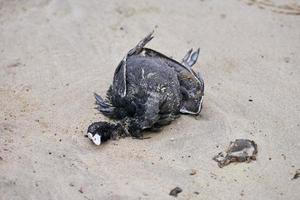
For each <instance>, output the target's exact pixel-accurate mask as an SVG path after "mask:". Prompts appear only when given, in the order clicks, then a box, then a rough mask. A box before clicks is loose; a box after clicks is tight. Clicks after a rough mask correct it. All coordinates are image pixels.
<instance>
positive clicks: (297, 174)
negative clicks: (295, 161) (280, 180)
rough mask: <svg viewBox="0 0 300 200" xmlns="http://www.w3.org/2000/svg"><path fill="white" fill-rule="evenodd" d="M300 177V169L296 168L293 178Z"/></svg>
mask: <svg viewBox="0 0 300 200" xmlns="http://www.w3.org/2000/svg"><path fill="white" fill-rule="evenodd" d="M299 177H300V169H298V170H296V172H295V175H294V176H293V178H292V180H294V179H297V178H299Z"/></svg>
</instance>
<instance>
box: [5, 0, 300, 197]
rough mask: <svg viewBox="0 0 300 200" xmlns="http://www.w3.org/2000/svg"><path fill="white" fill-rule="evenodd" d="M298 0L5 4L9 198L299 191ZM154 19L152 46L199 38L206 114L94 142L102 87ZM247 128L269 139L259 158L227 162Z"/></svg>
mask: <svg viewBox="0 0 300 200" xmlns="http://www.w3.org/2000/svg"><path fill="white" fill-rule="evenodd" d="M253 2H254V5H251V4H253ZM272 2H273V3H275V4H272ZM296 3H297V5H300V2H299V1H293V0H288V1H275V0H273V1H258V2H257V3H255V1H247V0H240V1H238V0H226V1H220V0H210V1H209V0H202V1H201V0H199V1H196V0H192V1H171V0H170V1H162V0H161V1H158V0H155V1H151V3H150V2H146V1H138V0H136V1H130V2H126V1H108V0H107V1H97V0H89V1H81V0H74V1H71V0H69V1H67V0H40V1H34V0H32V1H15V0H14V1H13V0H12V1H8V0H7V1H5V0H2V1H0V108H1V112H0V157H1V158H0V199H1V200H2V199H3V200H4V199H5V200H6V199H7V200H11V199H39V200H40V199H75V200H76V199H95V200H96V199H174V197H171V196H169V195H168V193H169V192H170V190H171V189H173V188H174V187H176V186H179V187H181V188H182V189H183V192H182V193H180V194H179V195H178V197H177V199H184V200H185V199H255V200H258V199H270V200H271V199H272V200H274V199H295V200H296V199H299V196H300V187H299V185H300V184H299V183H300V182H299V181H300V179H296V180H291V178H292V177H293V175H294V173H295V171H296V170H297V169H298V168H300V155H299V151H300V100H299V99H300V89H299V85H300V66H299V65H300V56H299V55H300V15H297V13H299V12H300V11H299V7H297V5H296ZM286 5H289V6H286ZM121 27H122V28H121ZM152 29H155V37H156V38H155V39H154V40H153V41H152V42H151V43H150V44H149V47H151V48H154V49H157V50H159V51H161V52H163V53H165V54H167V55H170V56H173V57H174V58H176V59H181V58H182V57H183V55H184V54H185V53H186V51H187V50H188V49H189V48H190V47H194V48H196V47H201V56H200V59H199V62H198V63H197V64H196V66H195V70H196V71H201V72H202V74H203V76H204V79H205V82H206V93H205V101H204V109H203V110H202V113H201V116H199V117H196V118H195V117H192V116H182V117H181V118H179V119H178V120H176V121H174V122H173V123H172V124H171V125H169V126H167V127H165V128H164V129H163V130H162V131H161V132H160V133H158V134H155V133H154V134H150V136H151V139H147V140H134V139H131V138H126V139H121V140H119V141H111V142H108V143H107V144H104V145H102V146H100V147H97V146H94V145H92V144H91V142H90V141H89V140H88V139H87V138H85V137H84V134H85V132H86V128H87V126H88V125H89V124H90V123H91V122H93V121H99V120H103V119H105V118H104V117H103V116H102V115H101V114H99V113H97V111H96V110H95V109H93V108H94V98H93V92H98V93H99V94H105V92H106V90H107V88H108V86H109V84H110V83H111V82H112V76H113V72H114V69H115V67H116V66H117V64H118V62H119V61H120V59H121V58H122V57H123V56H124V54H125V53H126V52H127V51H128V50H129V49H130V48H132V47H133V46H134V45H135V44H136V43H137V42H138V41H139V40H140V39H141V38H143V37H144V36H145V35H146V34H147V33H149V32H150V31H151V30H152ZM249 99H252V100H253V101H252V102H249ZM236 138H249V139H252V140H255V141H256V142H257V144H258V148H259V153H258V158H257V161H254V162H251V163H249V164H247V163H242V164H231V165H229V166H227V167H224V168H222V169H220V168H219V167H218V166H217V164H216V162H214V161H213V160H212V157H213V156H214V155H215V154H217V153H218V152H220V151H221V150H223V149H224V148H225V147H226V146H227V145H228V143H229V142H230V141H232V140H234V139H236ZM192 169H194V170H196V172H197V173H196V174H195V175H193V176H191V175H190V172H191V170H192ZM79 190H80V191H81V192H80V191H79ZM194 192H199V194H198V195H197V194H195V193H194Z"/></svg>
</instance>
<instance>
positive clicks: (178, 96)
mask: <svg viewBox="0 0 300 200" xmlns="http://www.w3.org/2000/svg"><path fill="white" fill-rule="evenodd" d="M151 39H152V34H149V35H148V36H147V37H146V38H144V39H143V40H142V41H141V42H140V43H139V44H138V45H137V46H136V47H135V48H133V49H131V50H130V51H129V52H128V53H127V55H126V56H125V57H124V58H123V60H122V61H121V62H120V64H119V65H118V67H117V69H116V71H115V74H114V80H113V84H112V86H111V87H110V89H109V90H108V92H107V99H106V100H104V99H103V98H101V96H99V95H97V94H95V97H96V103H97V104H98V106H99V107H98V110H99V111H100V112H102V113H103V114H104V115H106V116H108V117H110V118H112V119H115V120H117V123H118V124H119V125H120V126H118V127H122V129H118V130H119V133H117V134H119V135H123V134H124V133H126V134H127V135H131V136H133V137H138V138H140V137H142V130H144V129H151V128H159V127H161V126H163V125H167V124H169V123H171V121H173V120H174V119H175V118H176V117H178V116H179V114H180V113H188V114H199V113H200V111H201V107H202V97H203V93H204V82H203V80H202V78H201V77H200V76H199V75H197V74H195V72H194V71H193V70H192V69H191V67H192V65H193V64H194V63H195V62H196V60H197V58H198V54H199V50H198V51H196V52H194V53H192V51H189V52H188V53H187V55H186V56H185V58H184V59H183V62H182V63H179V62H177V61H175V60H173V59H171V58H168V57H167V56H164V55H163V54H160V53H158V52H156V51H154V50H152V49H148V48H144V46H145V44H146V43H147V42H149V41H150V40H151ZM99 123H100V124H99ZM101 123H104V122H96V123H93V124H92V125H90V127H89V130H88V132H89V137H90V138H91V139H92V138H93V137H95V134H98V135H100V136H101V130H100V129H101V128H100V127H102V126H101ZM105 124H106V125H105V127H106V128H105V129H106V133H105V134H104V135H106V136H107V135H108V136H107V137H106V138H107V139H109V138H108V137H109V134H107V132H115V131H114V130H115V129H116V128H115V127H116V126H115V124H111V126H112V127H111V130H108V131H107V123H105ZM102 129H103V128H102ZM102 135H103V134H102ZM111 135H114V134H111ZM100 139H101V137H100ZM107 139H104V138H102V139H101V141H105V140H107ZM101 141H100V143H101ZM97 143H99V142H97Z"/></svg>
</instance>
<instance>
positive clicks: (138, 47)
mask: <svg viewBox="0 0 300 200" xmlns="http://www.w3.org/2000/svg"><path fill="white" fill-rule="evenodd" d="M153 33H154V31H152V32H151V33H149V34H148V35H147V36H146V37H145V38H144V39H142V40H141V41H140V42H139V43H138V44H137V45H136V46H135V47H134V48H133V49H131V50H130V51H129V52H128V54H127V55H128V56H131V55H136V54H139V53H141V52H142V50H143V48H144V46H145V45H146V44H147V43H148V42H150V40H152V39H153Z"/></svg>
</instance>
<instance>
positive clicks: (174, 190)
mask: <svg viewBox="0 0 300 200" xmlns="http://www.w3.org/2000/svg"><path fill="white" fill-rule="evenodd" d="M180 192H182V189H181V188H180V187H176V188H174V189H172V190H171V191H170V193H169V195H170V196H174V197H177V195H178V194H179V193H180Z"/></svg>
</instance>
